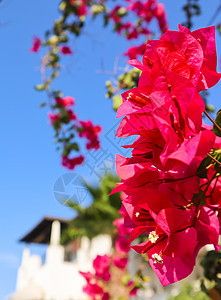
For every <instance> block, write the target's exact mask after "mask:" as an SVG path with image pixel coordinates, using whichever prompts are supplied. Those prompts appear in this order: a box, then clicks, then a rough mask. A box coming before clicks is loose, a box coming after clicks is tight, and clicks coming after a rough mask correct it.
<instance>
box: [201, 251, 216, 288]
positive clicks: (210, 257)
mask: <svg viewBox="0 0 221 300" xmlns="http://www.w3.org/2000/svg"><path fill="white" fill-rule="evenodd" d="M200 264H201V266H202V267H203V268H204V276H205V277H206V278H207V279H208V280H210V281H213V282H214V283H215V289H216V290H217V291H218V292H219V293H220V294H221V252H220V251H219V252H216V251H214V250H212V251H209V252H207V254H206V255H205V257H204V258H203V260H202V261H201V263H200Z"/></svg>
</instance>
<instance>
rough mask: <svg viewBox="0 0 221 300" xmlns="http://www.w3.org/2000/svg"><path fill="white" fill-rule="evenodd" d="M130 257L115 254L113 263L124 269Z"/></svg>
mask: <svg viewBox="0 0 221 300" xmlns="http://www.w3.org/2000/svg"><path fill="white" fill-rule="evenodd" d="M127 263H128V258H127V257H121V256H120V255H117V254H116V255H115V256H114V259H113V264H114V265H115V266H116V267H117V268H119V269H122V270H124V269H125V268H126V266H127Z"/></svg>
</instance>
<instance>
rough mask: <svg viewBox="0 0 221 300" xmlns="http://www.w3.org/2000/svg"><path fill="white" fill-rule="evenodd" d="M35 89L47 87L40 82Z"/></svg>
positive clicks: (40, 89)
mask: <svg viewBox="0 0 221 300" xmlns="http://www.w3.org/2000/svg"><path fill="white" fill-rule="evenodd" d="M35 89H36V90H37V91H43V90H44V89H45V85H44V84H38V85H36V86H35Z"/></svg>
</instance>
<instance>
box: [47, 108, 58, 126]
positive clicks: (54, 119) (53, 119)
mask: <svg viewBox="0 0 221 300" xmlns="http://www.w3.org/2000/svg"><path fill="white" fill-rule="evenodd" d="M48 117H49V122H50V124H51V125H53V124H54V122H60V120H61V116H60V114H59V113H55V114H52V113H51V112H50V111H49V112H48Z"/></svg>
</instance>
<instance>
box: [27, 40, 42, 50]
mask: <svg viewBox="0 0 221 300" xmlns="http://www.w3.org/2000/svg"><path fill="white" fill-rule="evenodd" d="M40 47H41V39H40V38H39V37H37V36H33V42H32V47H31V49H30V50H29V51H30V52H35V53H37V52H38V51H39V49H40Z"/></svg>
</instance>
